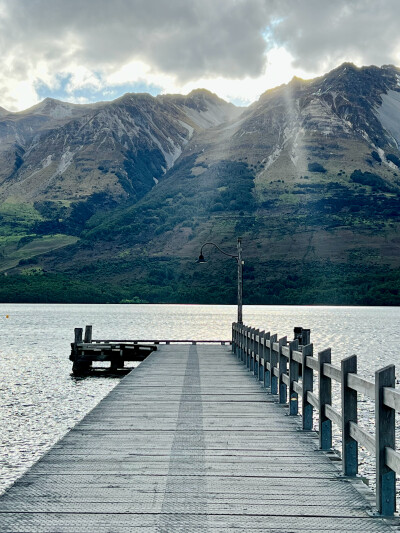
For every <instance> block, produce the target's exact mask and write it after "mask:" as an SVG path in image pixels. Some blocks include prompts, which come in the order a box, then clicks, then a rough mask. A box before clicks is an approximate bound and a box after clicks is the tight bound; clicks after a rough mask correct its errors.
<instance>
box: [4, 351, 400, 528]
mask: <svg viewBox="0 0 400 533" xmlns="http://www.w3.org/2000/svg"><path fill="white" fill-rule="evenodd" d="M332 459H338V457H337V455H336V454H333V453H329V452H328V453H327V452H324V451H321V450H320V449H319V445H318V438H317V434H316V433H315V432H313V431H303V430H302V429H301V423H300V417H297V416H288V409H287V406H285V405H283V404H279V403H278V401H277V397H276V396H274V395H271V394H269V393H268V392H267V391H266V390H265V387H264V384H263V383H262V382H261V381H259V380H258V379H255V378H254V376H253V372H249V371H248V369H247V366H245V365H243V364H242V363H241V361H240V360H238V358H237V357H236V356H235V355H233V353H232V348H231V347H230V346H227V345H225V346H224V345H200V344H197V345H192V344H190V345H189V344H181V345H172V344H171V345H160V346H158V350H157V351H154V352H153V353H151V354H150V355H149V356H148V357H147V358H146V359H145V360H144V361H143V362H142V363H141V364H140V365H139V366H138V367H137V368H136V369H135V370H134V371H132V372H131V373H130V374H128V375H127V376H126V377H124V378H123V379H122V380H121V382H120V383H119V384H118V385H117V386H116V387H115V388H114V389H113V390H112V391H111V392H110V393H109V394H108V396H107V397H106V398H104V399H103V400H102V401H101V402H100V403H99V404H98V405H97V407H95V408H94V409H93V410H92V411H91V412H90V413H89V414H88V415H87V416H86V417H85V418H84V419H83V420H82V421H81V422H80V423H78V424H77V425H76V426H75V427H74V428H73V429H72V430H71V431H70V432H69V433H67V434H66V435H65V437H64V438H62V439H61V440H60V441H59V442H58V443H57V444H56V445H55V446H54V447H53V448H52V449H51V450H50V451H49V452H48V453H47V454H46V455H45V456H44V457H43V458H42V459H41V460H40V461H39V462H37V463H36V464H35V465H34V466H33V467H32V468H31V469H30V470H29V471H28V472H27V473H26V474H25V475H24V476H22V477H21V478H20V479H19V480H18V481H17V482H16V483H15V484H14V485H13V486H12V487H11V488H10V489H9V490H8V491H7V492H6V493H5V494H4V495H3V496H2V497H1V498H0V531H1V532H2V533H11V532H13V533H16V532H18V533H22V532H25V533H28V532H29V533H36V532H40V533H50V532H51V533H55V532H57V533H80V532H90V533H111V532H112V533H119V532H121V533H127V532H144V533H150V532H171V533H176V532H200V531H204V532H208V531H210V532H211V531H213V532H218V533H224V532H228V531H229V532H235V531H243V532H256V531H257V532H261V531H263V532H280V533H282V532H287V533H289V532H303V533H305V532H307V533H312V532H321V531H324V532H327V531H331V532H338V531H342V532H346V533H349V532H362V533H365V532H367V531H376V532H388V531H394V530H396V531H398V529H397V528H398V521H397V518H392V519H390V520H385V519H384V518H382V517H374V516H372V513H373V509H372V507H371V506H370V502H369V500H368V499H367V498H366V497H365V495H366V494H367V495H368V493H369V489H367V487H366V486H365V485H364V484H363V483H362V481H361V480H360V479H359V478H356V479H350V478H348V477H344V476H343V475H342V474H341V472H340V470H339V469H338V467H337V461H335V460H332Z"/></svg>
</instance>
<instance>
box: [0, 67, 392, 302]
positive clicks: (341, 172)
mask: <svg viewBox="0 0 400 533" xmlns="http://www.w3.org/2000/svg"><path fill="white" fill-rule="evenodd" d="M399 79H400V70H399V69H398V68H397V67H393V66H385V67H381V68H379V67H374V66H370V67H362V68H359V67H355V66H354V65H351V64H349V63H346V64H344V65H342V66H340V67H338V68H337V69H334V70H333V71H331V72H330V73H328V74H326V75H324V76H321V77H318V78H316V79H314V80H301V79H296V78H295V79H293V80H292V81H291V82H290V83H289V84H287V85H283V86H280V87H278V88H274V89H271V90H269V91H266V92H265V93H263V95H261V97H260V99H259V100H258V102H255V103H253V104H252V105H251V106H249V107H248V108H245V109H237V108H235V107H234V106H233V107H232V105H231V104H228V103H226V102H225V103H224V102H223V101H222V100H221V99H219V98H218V97H217V96H216V95H213V94H212V93H209V92H208V91H204V90H200V91H193V92H192V93H190V94H189V95H186V96H182V95H161V96H157V97H151V96H150V95H130V94H129V93H128V94H127V95H124V96H123V97H121V98H120V99H118V101H117V102H116V103H115V102H111V103H109V104H107V106H104V107H102V106H100V107H99V108H97V109H96V111H94V112H91V114H89V118H84V117H76V118H74V120H73V121H69V122H68V123H67V124H63V125H61V126H60V127H56V128H54V129H52V130H50V131H49V132H46V133H45V137H43V138H44V139H45V140H46V143H45V148H43V147H41V146H40V143H38V144H37V146H32V147H31V148H29V149H28V150H26V151H25V152H24V153H21V155H20V157H21V159H23V158H25V159H23V162H22V164H21V165H20V166H19V167H18V168H17V169H16V171H15V175H14V177H13V178H12V180H11V181H12V184H11V185H10V183H8V184H6V186H5V187H4V188H3V189H1V187H2V186H1V185H0V195H1V191H2V190H3V196H2V198H3V200H4V199H5V200H6V201H5V202H4V203H3V210H4V209H5V208H4V206H5V205H7V203H10V198H11V199H13V201H15V199H16V198H18V195H17V194H16V193H15V191H17V189H18V187H19V190H22V184H23V183H24V179H25V183H26V184H27V185H29V187H27V188H28V193H27V195H28V196H27V197H25V198H24V197H23V195H22V196H21V198H22V199H23V202H22V203H24V202H25V204H24V205H29V206H32V208H33V211H29V217H31V219H30V221H29V222H28V221H26V223H25V226H23V223H21V235H23V237H21V239H20V241H21V240H22V239H26V238H32V239H33V241H32V242H30V243H26V244H24V242H25V241H23V242H22V244H20V245H19V248H18V250H15V249H12V247H11V245H9V248H7V247H5V248H3V256H5V257H6V259H4V261H3V270H6V271H7V272H8V274H9V276H8V280H9V279H10V276H11V277H12V278H13V280H15V282H16V283H17V280H18V283H21V284H22V285H23V286H24V287H25V290H26V287H27V282H26V283H25V282H24V276H25V280H28V281H29V282H30V283H32V280H33V279H35V280H39V281H38V284H39V285H40V283H42V284H43V285H45V286H48V287H50V285H51V287H52V288H51V289H50V288H49V289H48V290H49V291H50V292H49V294H50V295H51V294H53V295H54V294H56V293H57V294H58V295H59V294H60V293H59V292H57V290H56V287H58V285H57V284H58V283H59V281H58V280H62V282H60V283H62V284H67V286H69V285H68V284H70V283H72V280H74V282H76V283H78V282H79V283H82V284H83V286H86V293H85V294H86V298H88V299H89V300H90V298H92V299H95V300H96V301H99V300H98V299H100V300H101V298H103V301H120V300H122V299H124V300H126V299H129V295H131V296H132V297H135V298H139V299H140V298H141V299H144V300H146V301H165V302H168V301H178V302H179V301H182V302H190V301H196V302H212V301H218V302H220V303H224V302H225V303H228V302H234V301H235V290H234V284H233V285H232V281H231V274H230V264H229V262H226V261H223V260H222V261H221V258H218V256H216V255H215V254H213V253H212V252H211V253H210V255H211V263H210V266H211V267H212V269H213V272H214V273H215V280H214V279H212V280H211V279H210V276H209V274H207V273H206V271H205V270H204V269H203V270H202V271H199V270H196V271H194V270H193V258H195V257H196V254H197V255H198V250H199V248H200V246H201V244H202V243H203V242H205V241H209V240H212V241H215V242H216V243H217V244H218V245H220V246H221V247H222V248H224V249H231V248H232V243H234V242H235V240H236V237H237V235H241V236H242V237H243V243H244V249H245V254H246V268H245V294H247V298H248V302H252V303H339V304H343V303H345V304H348V305H349V304H360V303H362V304H368V305H369V304H386V305H397V304H398V303H400V295H399V294H400V293H399V290H400V285H399V279H400V239H399V238H398V231H399V229H400V218H399V217H400V152H399V142H398V139H400V129H398V128H397V123H400V85H399ZM0 128H1V120H0ZM0 131H1V129H0ZM93 139H95V142H94V141H93ZM97 145H100V146H101V150H100V151H99V150H97ZM62 146H69V147H70V153H71V154H72V156H71V158H70V160H68V159H65V160H64V162H65V165H66V166H65V169H63V168H61V171H59V172H58V174H57V175H55V174H54V171H52V172H53V174H52V176H53V185H52V187H53V186H54V187H59V189H58V190H56V189H55V188H54V189H52V188H50V189H49V191H47V196H46V194H45V192H43V191H44V188H42V189H40V186H41V185H40V180H39V177H40V179H42V178H43V176H44V177H46V175H45V174H46V169H47V168H48V167H50V166H51V164H53V162H52V161H50V163H49V165H48V167H45V168H44V169H43V165H42V167H40V165H41V164H42V162H43V160H46V159H45V158H46V157H49V155H51V154H52V153H56V152H57V150H59V148H61V147H62ZM75 148H76V151H74V150H75ZM43 150H44V151H43ZM46 150H47V151H46ZM60 153H61V149H60ZM64 154H65V151H64ZM99 154H100V156H101V161H100V160H99V159H97V158H98V156H99ZM57 161H58V162H57V164H58V165H60V161H61V159H59V160H57ZM67 163H69V164H68V165H67ZM29 165H31V167H30V168H28V167H29ZM112 165H114V166H112ZM100 167H103V168H100ZM57 168H59V169H60V166H58V167H57ZM27 169H28V170H29V171H32V170H33V172H34V171H35V169H39V170H40V169H41V170H40V172H39V173H38V174H34V176H33V178H31V179H30V181H29V180H28V181H27V177H26V176H27ZM24 172H25V174H24ZM118 174H119V175H118ZM78 176H80V177H79V179H78V178H77V177H78ZM68 179H71V180H72V181H71V183H74V184H76V186H77V187H78V188H77V190H76V191H72V192H71V190H69V189H68V187H67V185H66V184H65V183H66V182H67V181H68ZM63 180H64V184H63ZM73 180H74V181H73ZM110 180H113V181H112V182H111V181H110ZM44 182H45V180H44V178H43V183H44ZM3 183H4V182H3ZM97 183H98V184H99V186H98V188H97V189H96V184H97ZM34 186H36V187H37V188H36V190H34ZM68 186H69V187H70V185H68ZM79 187H80V189H79ZM85 187H86V189H85ZM118 187H119V189H118ZM4 191H5V192H4ZM32 191H33V192H34V194H36V196H34V195H32ZM11 193H13V194H11ZM39 193H40V194H39ZM67 193H68V194H69V196H68V194H67ZM29 194H31V196H29ZM7 195H8V196H7ZM57 195H58V196H57ZM66 200H68V202H69V204H68V205H67V204H66ZM21 201H22V200H21ZM21 205H22V204H21ZM0 216H2V212H1V208H0ZM3 216H4V215H3ZM26 216H27V217H28V215H26ZM57 235H67V236H74V238H75V239H77V240H76V242H75V243H73V244H70V245H68V246H65V247H63V248H61V247H58V248H57V250H54V251H52V250H51V249H49V250H48V251H47V253H44V254H36V255H35V256H32V255H29V254H32V246H33V245H34V243H35V242H40V240H41V239H43V238H44V237H46V239H47V238H48V237H47V236H52V237H54V238H55V242H57V239H58V237H57ZM20 241H18V242H20ZM50 244H51V245H53V244H54V242H53V241H51V243H50ZM50 244H49V246H50ZM16 246H18V245H16ZM10 247H11V248H10ZM29 247H30V248H29ZM25 250H26V256H24V257H23V259H22V260H21V259H19V264H18V261H16V259H18V258H20V256H21V254H22V255H23V253H24V251H25ZM0 251H1V248H0ZM13 254H14V255H13ZM18 254H19V255H18ZM10 257H15V260H14V265H13V267H9V265H10V264H11V263H10ZM7 261H8V262H7ZM4 265H6V266H8V268H7V269H5V268H4ZM0 268H1V261H0ZM32 276H33V277H32ZM94 279H96V280H97V281H96V283H97V284H100V286H101V290H100V292H99V291H98V290H97V289H96V288H95V285H94V284H93V283H94V282H93V280H94ZM40 280H41V281H40ZM52 284H53V285H52ZM88 287H90V290H89V293H90V294H92V296H89V295H88V293H87V290H88V289H87V288H88ZM78 292H79V291H78ZM6 293H7V290H6V289H3V292H2V289H1V284H0V298H1V297H3V298H5V296H4V294H6ZM2 294H3V296H1V295H2ZM58 297H59V298H60V297H61V296H60V295H59V296H58ZM74 298H78V299H79V296H78V295H77V296H76V297H74ZM74 301H76V300H74Z"/></svg>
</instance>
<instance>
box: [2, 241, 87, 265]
mask: <svg viewBox="0 0 400 533" xmlns="http://www.w3.org/2000/svg"><path fill="white" fill-rule="evenodd" d="M30 237H32V240H31V241H29V239H27V241H28V242H27V243H26V244H23V245H22V246H21V245H20V241H21V238H17V239H16V238H15V237H13V238H9V240H8V241H7V243H6V244H4V245H1V244H2V243H1V242H0V271H4V270H8V269H9V268H13V267H15V266H17V265H18V263H19V262H20V261H21V260H22V261H27V260H29V259H32V258H34V257H36V256H38V255H41V254H45V253H47V252H51V251H52V250H56V249H58V248H63V247H64V246H68V245H69V244H74V243H76V241H77V240H78V238H77V237H73V236H71V235H45V236H43V237H37V236H30ZM25 238H26V237H25Z"/></svg>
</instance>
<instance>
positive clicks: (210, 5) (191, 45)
mask: <svg viewBox="0 0 400 533" xmlns="http://www.w3.org/2000/svg"><path fill="white" fill-rule="evenodd" d="M399 20H400V2H399V0H374V1H372V0H335V1H334V2H332V0H168V1H167V0H0V54H1V55H0V57H1V58H2V63H1V69H0V95H2V102H1V103H2V105H6V104H7V105H9V106H11V107H12V108H17V107H19V108H20V107H21V106H22V105H24V104H25V102H30V103H32V102H35V101H37V99H38V92H37V91H38V88H40V87H45V88H47V89H49V90H54V91H56V90H59V91H60V95H59V97H61V98H62V97H63V94H66V93H65V92H64V93H63V90H64V89H65V87H64V86H62V84H61V82H60V80H68V79H69V80H71V82H70V83H69V84H68V87H67V89H66V90H67V94H68V96H70V97H72V98H75V97H77V93H76V91H79V90H81V91H83V90H84V89H85V88H88V87H93V88H94V89H95V90H96V91H101V90H103V89H107V84H108V83H112V84H114V85H115V86H117V85H118V84H123V83H129V82H131V81H132V80H133V81H132V82H134V81H138V80H139V81H138V82H140V83H144V85H146V83H147V84H148V85H151V84H153V85H155V86H157V87H161V88H162V89H165V84H164V85H163V83H164V82H163V81H162V80H163V79H164V78H165V79H168V80H169V82H168V83H169V87H174V88H175V87H176V88H177V89H179V87H183V86H184V85H185V84H186V83H187V82H192V83H196V82H197V80H199V79H206V78H208V79H212V78H219V77H221V78H227V79H244V78H248V77H250V78H257V77H259V76H261V75H262V74H263V73H264V71H265V69H266V78H265V79H266V80H267V79H268V73H269V71H268V66H267V65H268V51H269V50H270V49H271V48H274V47H282V48H285V49H286V51H287V52H289V54H290V56H289V57H293V66H294V67H297V68H298V69H299V70H302V71H303V72H306V73H310V74H322V73H324V72H326V71H328V70H330V69H331V68H333V67H335V66H337V65H338V64H339V63H341V62H343V61H354V62H356V63H357V64H376V65H382V64H385V63H394V64H399V63H400V38H399V31H398V21H399ZM274 57H283V56H279V54H278V55H275V56H274ZM286 57H288V56H287V55H286ZM134 61H141V62H142V63H144V64H145V65H146V66H147V67H146V68H147V70H146V68H142V70H140V67H137V66H133V67H132V68H133V70H135V69H136V68H137V69H138V70H137V72H133V73H132V74H131V71H129V68H128V71H129V74H127V75H126V76H125V77H124V76H122V77H119V76H118V72H119V71H121V70H123V67H124V66H125V65H127V64H131V63H132V64H133V62H134ZM278 67H279V66H278ZM276 68H277V65H276V64H274V69H275V71H276ZM284 68H286V69H287V68H288V67H287V63H286V67H284ZM272 70H273V69H272ZM113 74H116V76H115V78H112V75H113ZM164 75H167V77H165V76H164ZM163 76H164V78H163ZM107 80H111V81H107ZM112 80H114V81H112ZM171 80H173V81H172V82H171ZM168 83H167V82H166V85H168ZM60 87H61V88H60ZM84 96H85V95H83V96H82V97H84ZM78 97H79V94H78ZM241 97H242V98H243V99H244V100H246V95H244V94H243V95H241Z"/></svg>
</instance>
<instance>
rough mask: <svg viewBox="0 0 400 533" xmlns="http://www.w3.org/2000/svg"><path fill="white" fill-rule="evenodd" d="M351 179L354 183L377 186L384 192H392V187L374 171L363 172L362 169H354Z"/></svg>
mask: <svg viewBox="0 0 400 533" xmlns="http://www.w3.org/2000/svg"><path fill="white" fill-rule="evenodd" d="M350 180H351V181H353V182H354V183H361V185H369V186H370V187H375V188H376V189H379V190H380V191H383V192H391V188H390V187H389V186H388V184H387V183H386V182H385V180H383V179H382V178H381V177H380V176H378V175H377V174H373V173H372V172H362V171H361V170H359V169H358V170H354V172H353V173H352V174H351V176H350Z"/></svg>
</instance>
